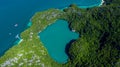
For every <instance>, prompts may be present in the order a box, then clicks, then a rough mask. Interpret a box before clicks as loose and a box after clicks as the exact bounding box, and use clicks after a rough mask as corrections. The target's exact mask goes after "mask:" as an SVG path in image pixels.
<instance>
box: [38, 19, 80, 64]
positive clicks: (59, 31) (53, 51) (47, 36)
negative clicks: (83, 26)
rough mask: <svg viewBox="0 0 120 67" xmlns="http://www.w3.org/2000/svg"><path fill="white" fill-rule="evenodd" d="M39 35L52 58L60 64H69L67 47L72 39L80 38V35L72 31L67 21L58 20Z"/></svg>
mask: <svg viewBox="0 0 120 67" xmlns="http://www.w3.org/2000/svg"><path fill="white" fill-rule="evenodd" d="M39 35H40V40H41V41H42V42H43V44H44V46H45V47H46V48H47V50H48V53H49V54H50V56H51V57H52V58H53V59H54V60H55V61H57V62H59V63H65V62H67V59H68V56H67V54H66V53H65V47H66V45H67V44H68V43H69V42H70V41H71V40H72V39H77V38H78V37H79V34H77V33H75V32H72V31H70V29H69V27H68V23H67V21H64V20H57V21H56V22H55V23H53V24H52V25H50V26H48V27H47V28H46V29H45V30H43V31H42V32H41V33H40V34H39Z"/></svg>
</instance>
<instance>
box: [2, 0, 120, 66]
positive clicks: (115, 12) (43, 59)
mask: <svg viewBox="0 0 120 67" xmlns="http://www.w3.org/2000/svg"><path fill="white" fill-rule="evenodd" d="M104 1H105V2H104V4H103V5H102V6H99V7H94V8H87V9H80V8H79V7H78V6H77V5H75V4H71V5H70V6H69V7H68V8H65V9H64V10H63V11H61V10H59V9H49V10H46V11H43V12H37V13H36V14H35V15H34V16H33V17H32V18H31V22H32V26H30V27H29V28H27V29H26V30H25V31H24V32H22V33H21V38H22V39H23V41H22V42H21V43H20V44H19V45H15V46H13V47H12V48H10V49H9V50H8V51H7V52H6V53H5V54H4V55H3V56H2V57H1V58H0V66H1V67H17V66H20V67H119V66H120V0H104ZM57 19H63V20H66V21H68V23H69V28H70V29H71V30H75V32H77V33H79V34H80V37H79V39H77V40H75V41H73V42H71V43H70V44H68V45H67V46H69V48H66V53H67V54H68V56H69V60H68V62H67V63H65V64H60V63H57V62H55V61H54V60H53V59H51V57H50V56H49V54H48V52H47V50H46V48H45V47H44V46H43V43H42V42H41V41H40V39H39V37H38V33H39V32H41V31H43V30H44V29H45V28H46V27H47V26H48V25H50V24H52V23H54V21H56V20H57Z"/></svg>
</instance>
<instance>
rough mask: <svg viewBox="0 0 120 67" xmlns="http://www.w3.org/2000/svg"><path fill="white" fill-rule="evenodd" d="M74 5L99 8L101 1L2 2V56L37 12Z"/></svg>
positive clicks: (0, 5)
mask: <svg viewBox="0 0 120 67" xmlns="http://www.w3.org/2000/svg"><path fill="white" fill-rule="evenodd" d="M72 3H74V4H77V5H78V6H81V7H82V6H84V7H90V6H98V5H99V4H100V3H101V0H0V55H3V54H4V52H5V51H6V50H8V49H9V48H10V47H12V46H13V45H14V44H13V43H14V42H15V41H16V40H17V39H18V38H17V37H16V36H17V35H18V36H19V34H20V33H21V32H22V31H24V30H25V28H26V27H27V24H28V22H29V21H30V18H31V17H32V16H33V15H34V13H35V12H37V11H43V10H46V9H49V8H59V9H62V8H64V7H67V6H69V5H70V4H72Z"/></svg>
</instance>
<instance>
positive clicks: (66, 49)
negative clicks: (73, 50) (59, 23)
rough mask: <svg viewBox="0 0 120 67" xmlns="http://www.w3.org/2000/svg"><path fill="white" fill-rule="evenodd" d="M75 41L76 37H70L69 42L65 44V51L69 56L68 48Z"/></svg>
mask: <svg viewBox="0 0 120 67" xmlns="http://www.w3.org/2000/svg"><path fill="white" fill-rule="evenodd" d="M75 41H76V39H72V40H71V41H70V42H69V43H67V44H66V47H65V53H66V54H67V55H68V57H69V58H70V54H69V48H70V47H71V45H72V43H73V42H75Z"/></svg>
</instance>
